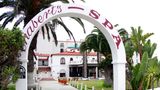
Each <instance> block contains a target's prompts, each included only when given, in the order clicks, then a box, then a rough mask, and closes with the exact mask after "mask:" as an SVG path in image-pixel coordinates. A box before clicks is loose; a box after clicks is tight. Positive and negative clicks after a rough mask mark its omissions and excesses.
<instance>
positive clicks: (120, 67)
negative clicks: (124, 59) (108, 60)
mask: <svg viewBox="0 0 160 90" xmlns="http://www.w3.org/2000/svg"><path fill="white" fill-rule="evenodd" d="M113 80H114V81H113V90H126V71H125V63H116V62H114V63H113Z"/></svg>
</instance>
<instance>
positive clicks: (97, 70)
mask: <svg viewBox="0 0 160 90" xmlns="http://www.w3.org/2000/svg"><path fill="white" fill-rule="evenodd" d="M96 78H98V66H97V67H96Z"/></svg>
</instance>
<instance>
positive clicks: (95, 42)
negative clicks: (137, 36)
mask: <svg viewBox="0 0 160 90" xmlns="http://www.w3.org/2000/svg"><path fill="white" fill-rule="evenodd" d="M119 31H120V33H121V34H122V35H123V36H122V37H123V38H126V36H125V35H124V34H126V31H125V30H124V29H120V30H119ZM92 50H93V51H95V52H97V61H98V62H99V68H100V69H102V70H104V71H105V72H104V76H105V78H106V83H108V84H110V85H111V84H112V77H113V67H112V64H111V61H112V57H111V50H110V47H109V44H108V42H107V40H106V38H105V36H104V35H103V33H102V32H101V31H100V30H99V29H98V28H96V27H95V28H94V30H93V31H92V32H91V34H89V35H88V36H87V37H86V38H85V41H84V42H82V44H81V45H80V51H81V52H82V53H83V52H86V51H87V52H90V51H92ZM99 53H100V54H102V56H104V57H105V58H104V60H99V59H100V56H99Z"/></svg>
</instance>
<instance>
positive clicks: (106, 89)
mask: <svg viewBox="0 0 160 90" xmlns="http://www.w3.org/2000/svg"><path fill="white" fill-rule="evenodd" d="M77 83H78V84H79V88H80V85H81V83H83V86H84V85H87V88H88V90H90V89H91V88H92V87H93V86H94V89H95V90H102V88H103V90H112V88H111V86H107V85H105V84H104V80H79V81H77Z"/></svg>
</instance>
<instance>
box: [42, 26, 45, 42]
mask: <svg viewBox="0 0 160 90" xmlns="http://www.w3.org/2000/svg"><path fill="white" fill-rule="evenodd" d="M41 30H42V35H43V39H45V34H44V33H45V32H44V26H42V28H41Z"/></svg>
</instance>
